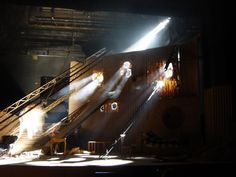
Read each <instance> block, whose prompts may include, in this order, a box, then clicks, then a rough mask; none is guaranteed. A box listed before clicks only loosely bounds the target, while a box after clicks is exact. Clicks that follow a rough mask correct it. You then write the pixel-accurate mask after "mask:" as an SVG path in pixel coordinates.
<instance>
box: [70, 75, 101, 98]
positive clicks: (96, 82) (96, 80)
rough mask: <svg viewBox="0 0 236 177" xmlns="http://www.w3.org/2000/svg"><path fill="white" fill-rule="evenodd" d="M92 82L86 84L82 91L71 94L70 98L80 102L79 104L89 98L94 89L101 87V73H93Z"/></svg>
mask: <svg viewBox="0 0 236 177" xmlns="http://www.w3.org/2000/svg"><path fill="white" fill-rule="evenodd" d="M91 79H92V81H91V82H90V83H88V84H87V85H86V86H84V87H83V88H82V89H80V90H79V91H78V92H76V93H74V94H72V98H73V99H75V100H80V101H81V102H83V101H85V100H86V99H88V97H89V96H91V95H92V94H93V93H94V91H95V90H96V88H97V87H98V86H100V85H101V83H102V82H103V79H104V77H103V73H102V72H98V73H94V74H92V76H91Z"/></svg>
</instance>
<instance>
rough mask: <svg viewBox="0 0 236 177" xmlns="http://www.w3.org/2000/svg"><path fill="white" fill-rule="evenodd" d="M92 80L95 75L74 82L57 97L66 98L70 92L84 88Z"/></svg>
mask: <svg viewBox="0 0 236 177" xmlns="http://www.w3.org/2000/svg"><path fill="white" fill-rule="evenodd" d="M92 78H93V75H90V76H88V77H85V78H83V79H81V80H76V81H73V82H72V83H70V85H69V86H67V87H64V88H63V89H61V90H60V91H59V92H58V94H57V95H56V96H64V95H66V94H68V93H69V90H75V89H80V88H82V87H84V86H85V85H86V84H88V83H89V82H90V81H91V80H92Z"/></svg>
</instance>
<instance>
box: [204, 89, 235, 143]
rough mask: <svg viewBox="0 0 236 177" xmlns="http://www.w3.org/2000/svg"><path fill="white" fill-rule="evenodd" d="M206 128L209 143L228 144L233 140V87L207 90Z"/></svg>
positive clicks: (205, 95) (205, 98) (205, 99)
mask: <svg viewBox="0 0 236 177" xmlns="http://www.w3.org/2000/svg"><path fill="white" fill-rule="evenodd" d="M204 102H205V130H206V139H207V143H208V144H212V143H213V144H215V143H216V144H226V143H229V142H230V141H231V140H233V115H232V108H233V106H232V88H231V87H229V86H221V87H213V88H209V89H207V90H205V93H204Z"/></svg>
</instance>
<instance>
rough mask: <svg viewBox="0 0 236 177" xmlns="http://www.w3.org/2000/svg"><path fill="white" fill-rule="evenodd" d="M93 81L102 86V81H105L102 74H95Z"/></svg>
mask: <svg viewBox="0 0 236 177" xmlns="http://www.w3.org/2000/svg"><path fill="white" fill-rule="evenodd" d="M92 80H93V81H96V83H97V84H98V85H100V84H101V83H102V81H103V80H104V77H103V73H102V72H98V73H93V75H92Z"/></svg>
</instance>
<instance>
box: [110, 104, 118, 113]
mask: <svg viewBox="0 0 236 177" xmlns="http://www.w3.org/2000/svg"><path fill="white" fill-rule="evenodd" d="M117 108H118V104H117V102H113V103H111V110H113V111H114V110H117Z"/></svg>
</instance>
